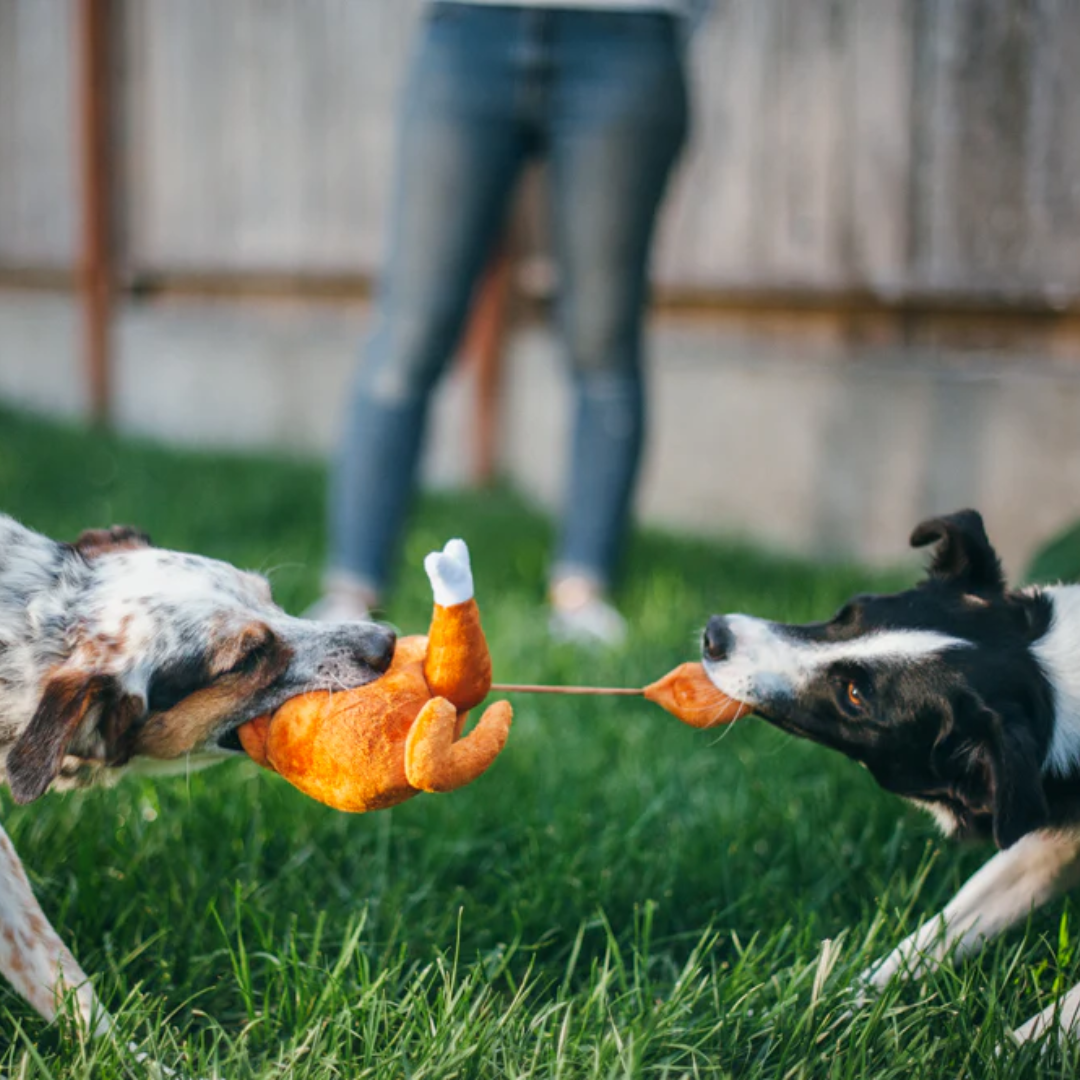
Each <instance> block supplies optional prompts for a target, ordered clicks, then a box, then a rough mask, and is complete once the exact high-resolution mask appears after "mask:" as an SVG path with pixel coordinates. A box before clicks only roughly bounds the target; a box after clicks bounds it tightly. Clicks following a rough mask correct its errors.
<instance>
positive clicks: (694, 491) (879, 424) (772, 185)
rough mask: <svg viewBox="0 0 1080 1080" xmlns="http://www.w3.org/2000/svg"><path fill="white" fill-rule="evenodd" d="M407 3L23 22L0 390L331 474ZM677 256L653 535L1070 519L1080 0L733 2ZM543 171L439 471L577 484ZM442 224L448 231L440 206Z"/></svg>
mask: <svg viewBox="0 0 1080 1080" xmlns="http://www.w3.org/2000/svg"><path fill="white" fill-rule="evenodd" d="M419 10H420V6H419V4H418V3H416V2H415V0H409V2H405V0H230V2H229V3H221V2H220V0H111V2H105V0H0V397H2V398H3V400H5V401H6V402H8V403H10V404H15V405H21V406H26V407H29V408H32V409H34V410H37V411H45V412H48V413H51V414H57V415H61V416H66V417H91V416H93V417H95V418H97V419H99V420H105V421H108V422H109V423H111V424H112V425H114V426H115V428H117V429H118V430H120V431H121V432H133V433H142V434H146V435H150V436H152V437H154V438H156V439H162V440H165V441H167V442H170V443H178V444H185V445H195V446H200V447H216V448H220V447H230V448H237V447H243V448H258V449H265V448H268V447H272V448H275V449H286V450H288V451H290V452H296V453H299V454H305V455H309V454H312V455H321V454H324V453H326V452H327V451H328V450H329V449H330V448H331V447H332V446H333V444H334V442H335V439H336V438H337V436H338V432H339V429H340V422H341V419H342V416H341V413H342V405H343V401H344V399H345V388H346V386H347V384H348V382H349V378H350V375H351V373H352V371H353V370H354V366H355V364H356V357H357V351H358V342H359V341H360V339H361V338H362V336H363V332H364V329H365V326H366V322H367V318H368V311H369V300H370V297H371V293H372V285H373V281H374V278H375V275H376V272H377V270H378V267H379V264H380V261H381V257H382V253H383V246H384V239H385V237H384V222H385V220H386V210H387V203H388V198H389V195H390V191H389V187H390V167H391V145H392V138H393V128H394V120H395V102H396V100H397V96H398V93H399V90H400V83H401V79H402V74H403V70H404V63H405V59H406V52H407V46H408V43H409V41H410V38H411V35H412V31H413V28H414V21H415V19H416V18H417V16H418V13H419ZM692 71H693V86H692V91H693V114H694V119H693V131H692V136H691V142H690V145H689V147H688V152H687V153H686V154H685V156H684V158H683V160H682V162H681V165H680V168H679V172H678V175H677V178H676V181H675V185H674V188H673V190H672V192H671V195H670V197H669V199H668V200H667V202H666V204H665V207H664V211H663V223H662V234H661V240H660V243H659V247H658V251H657V255H656V258H655V260H654V280H655V298H654V304H653V313H652V320H651V329H650V336H651V349H650V352H651V362H650V376H649V379H650V381H649V387H650V389H649V397H650V402H651V409H652V419H651V435H650V443H649V450H648V457H647V464H646V472H645V478H644V483H643V486H642V490H641V493H640V498H639V516H640V518H641V519H642V520H644V521H646V522H650V523H659V524H662V525H665V526H671V527H675V528H678V529H686V530H690V531H694V532H697V533H702V534H710V535H712V534H734V535H738V536H743V537H746V538H750V539H752V540H754V541H755V542H760V543H764V544H766V545H768V546H770V547H772V548H777V549H781V550H785V551H789V552H795V553H800V554H806V555H813V556H827V557H856V558H858V559H861V560H865V561H870V562H879V563H892V562H896V561H897V560H898V559H900V558H902V557H903V554H904V548H905V541H906V536H907V534H908V532H909V531H910V529H911V527H912V525H913V524H914V523H915V522H916V521H917V520H918V519H919V518H920V517H922V516H925V515H926V514H929V513H932V512H936V511H943V510H949V509H953V508H956V507H958V506H961V505H974V506H976V507H978V508H980V509H981V510H982V511H983V513H984V515H985V517H986V519H987V524H988V529H989V532H990V535H991V537H992V538H993V539H994V540H995V541H996V542H997V543H998V545H999V547H1000V549H1001V551H1002V553H1003V555H1004V556H1005V561H1006V564H1007V568H1008V569H1009V570H1010V571H1013V572H1016V571H1018V570H1020V569H1022V567H1023V566H1024V565H1025V563H1026V562H1027V560H1028V559H1029V557H1030V556H1031V554H1032V552H1033V551H1034V550H1035V549H1036V548H1037V546H1038V545H1039V544H1040V543H1041V542H1043V541H1045V540H1046V539H1047V538H1048V537H1049V536H1051V535H1053V534H1054V533H1056V532H1057V531H1059V530H1060V529H1061V528H1062V527H1063V526H1065V525H1066V524H1067V523H1068V522H1070V521H1071V520H1073V519H1074V518H1076V517H1077V515H1078V513H1080V422H1078V420H1080V363H1078V362H1080V124H1078V123H1077V116H1078V115H1080V5H1077V4H1074V3H1071V2H1069V0H718V2H717V3H716V4H715V5H714V7H713V9H712V11H711V13H710V15H709V18H708V20H707V22H706V23H705V24H704V26H703V27H702V29H701V30H700V32H699V33H697V34H696V35H695V37H694V40H693V45H692ZM543 184H544V176H543V174H542V173H541V172H536V173H534V174H531V175H530V176H529V177H528V178H527V181H526V183H525V184H524V185H523V186H522V189H521V191H520V196H519V199H518V203H517V206H516V209H515V211H514V214H513V220H512V221H511V223H510V225H509V227H508V230H507V235H506V238H505V241H504V243H503V246H502V248H501V252H500V253H499V254H498V255H497V256H496V258H495V260H494V262H493V268H492V273H491V274H490V275H489V277H488V281H487V284H486V285H485V287H484V288H483V290H482V291H481V294H480V296H479V297H478V299H477V303H476V305H475V311H474V316H473V319H472V324H471V326H470V329H469V332H468V334H467V335H466V340H465V342H464V343H463V346H462V349H461V352H462V356H461V360H460V362H459V363H458V364H457V365H456V368H455V373H454V375H453V377H452V378H451V379H449V380H447V382H446V383H445V384H444V386H443V387H442V389H441V391H440V397H439V402H438V407H437V417H436V423H435V431H434V435H433V437H432V439H431V440H430V444H429V447H428V453H427V461H426V465H425V476H426V478H427V481H428V483H429V484H432V485H440V486H457V485H466V484H473V483H482V482H485V481H486V480H488V479H490V478H491V477H493V476H498V477H505V478H507V479H508V480H509V481H511V482H512V484H513V485H515V486H516V487H517V488H519V489H520V490H522V491H523V492H524V493H525V494H526V495H528V496H530V497H532V498H535V499H536V500H538V501H539V502H540V503H541V504H545V505H546V504H550V503H551V502H552V501H553V500H554V498H555V496H556V492H557V486H558V479H559V477H560V476H561V472H562V467H563V462H564V454H565V453H566V444H567V439H566V438H565V431H566V425H567V423H568V417H567V397H568V391H567V386H566V381H565V379H564V377H563V372H562V370H561V362H560V359H559V355H558V351H559V350H558V344H557V341H556V339H555V337H554V335H553V332H552V330H551V328H550V320H549V319H548V318H547V316H548V314H549V308H550V300H551V296H552V292H553V290H554V288H555V287H556V286H557V281H556V280H555V271H554V270H553V267H552V264H551V262H550V260H549V259H548V257H547V252H546V249H545V241H544V235H545V230H544V227H543V225H544V223H543V199H542V198H541V193H542V190H543ZM448 212H452V210H450V209H448Z"/></svg>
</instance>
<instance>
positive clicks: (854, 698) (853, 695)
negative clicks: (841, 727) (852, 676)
mask: <svg viewBox="0 0 1080 1080" xmlns="http://www.w3.org/2000/svg"><path fill="white" fill-rule="evenodd" d="M847 699H848V701H850V702H851V704H852V705H854V706H855V708H856V709H861V708H862V707H863V696H862V691H860V690H859V688H858V687H857V686H856V685H855V684H854V683H853V682H849V683H848V684H847Z"/></svg>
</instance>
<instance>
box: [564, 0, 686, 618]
mask: <svg viewBox="0 0 1080 1080" xmlns="http://www.w3.org/2000/svg"><path fill="white" fill-rule="evenodd" d="M555 25H556V27H557V32H556V34H555V35H554V37H553V57H554V68H553V80H552V94H551V100H550V107H551V113H550V132H551V147H550V160H551V202H552V221H553V226H554V244H555V255H556V259H557V262H558V266H559V272H560V296H559V303H558V313H559V325H560V329H561V331H562V334H563V336H564V339H565V346H566V350H567V352H568V355H569V359H570V364H571V369H572V374H573V380H574V390H575V396H576V403H575V412H574V419H573V447H572V452H571V459H570V475H569V477H568V479H567V487H566V496H565V506H564V513H563V522H562V530H561V536H560V540H559V546H558V550H557V555H556V561H555V565H554V567H553V571H552V596H553V602H554V603H555V605H556V608H568V609H572V608H575V607H579V606H581V604H582V603H583V602H584V601H585V600H587V599H588V597H589V596H590V595H597V594H600V593H602V592H603V590H604V589H606V588H607V586H608V584H609V582H610V580H611V576H612V573H613V571H614V568H615V565H616V562H617V559H618V555H619V553H620V548H621V542H622V540H623V538H624V537H625V535H626V532H627V528H628V524H629V515H630V508H631V501H632V496H633V492H634V486H635V481H636V479H637V475H638V466H639V464H640V460H641V450H642V444H643V437H644V429H645V413H644V400H643V396H644V394H643V385H642V324H643V319H644V313H645V305H646V302H647V298H648V297H647V293H648V287H647V280H648V263H649V250H650V246H651V241H652V237H653V231H654V225H655V222H656V216H657V211H658V209H659V207H660V203H661V199H662V197H663V193H664V189H665V187H666V184H667V181H668V177H669V175H670V173H671V169H672V166H673V164H674V162H675V160H676V158H677V157H678V152H679V149H680V147H681V146H682V143H683V140H684V138H685V134H686V128H687V112H688V110H687V97H686V84H685V76H684V69H683V56H682V43H681V34H680V28H679V27H678V25H677V23H676V21H675V20H674V19H671V18H668V17H666V16H663V15H652V14H601V13H595V12H582V11H575V12H565V13H561V15H560V18H559V19H558V20H557V22H556V24H555ZM612 614H614V613H612ZM602 631H603V627H601V634H600V635H599V636H603V632H602ZM615 634H616V631H613V635H615Z"/></svg>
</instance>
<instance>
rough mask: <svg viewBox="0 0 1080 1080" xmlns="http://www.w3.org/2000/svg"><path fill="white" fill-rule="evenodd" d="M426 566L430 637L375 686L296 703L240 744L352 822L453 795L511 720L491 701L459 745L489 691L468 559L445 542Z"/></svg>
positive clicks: (419, 638) (494, 752)
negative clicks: (435, 794) (357, 816)
mask: <svg viewBox="0 0 1080 1080" xmlns="http://www.w3.org/2000/svg"><path fill="white" fill-rule="evenodd" d="M425 566H426V568H427V570H428V574H429V576H430V577H431V579H432V585H433V586H434V589H435V597H436V604H435V612H434V615H433V616H432V621H431V628H430V631H429V633H428V636H427V637H424V636H423V635H415V636H412V637H406V638H402V639H401V640H399V641H398V643H397V646H396V647H395V649H394V659H393V661H392V663H391V665H390V668H389V669H388V670H387V671H386V672H385V673H384V674H383V675H381V676H380V677H379V678H378V679H376V680H375V681H374V682H370V683H367V684H366V685H365V686H359V687H356V688H354V689H351V690H336V691H326V690H320V691H316V692H313V693H309V694H301V695H299V696H297V697H294V698H290V699H289V700H288V701H287V702H285V704H284V705H282V706H281V707H280V708H279V709H278V710H277V711H276V712H275V713H274V714H273V715H272V716H260V717H257V718H256V719H254V720H251V721H249V722H248V723H247V724H245V725H243V727H241V728H240V729H239V732H238V733H239V736H240V741H241V743H242V744H243V747H244V749H245V750H246V751H247V753H248V754H249V755H250V757H251V758H252V759H254V760H255V761H256V762H258V763H259V764H260V765H262V766H264V767H265V768H268V769H272V770H273V771H274V772H277V773H280V774H281V775H282V776H284V777H285V779H286V780H288V781H289V782H290V783H291V784H293V785H294V786H295V787H297V788H299V789H300V790H301V791H303V792H304V793H305V794H306V795H310V796H311V797H312V798H313V799H318V800H319V801H320V802H324V803H326V804H327V805H329V806H333V807H336V808H337V809H339V810H348V811H352V812H354V813H360V812H363V811H365V810H379V809H382V808H383V807H387V806H393V805H395V804H396V803H399V802H403V801H404V800H405V799H409V798H411V797H412V796H413V795H415V794H416V793H417V792H418V791H452V790H453V789H454V788H458V787H462V786H463V785H465V784H468V783H470V782H471V781H472V780H475V779H476V778H477V777H478V776H479V775H480V774H481V773H483V772H484V771H485V770H486V769H487V768H488V766H489V765H490V764H491V763H492V762H493V761H494V760H495V758H496V757H497V756H498V754H499V752H500V751H501V750H502V748H503V745H504V744H505V742H506V738H507V735H508V733H509V730H510V721H511V718H512V712H511V709H510V705H509V703H508V702H505V701H497V702H495V703H494V704H492V705H491V706H489V707H488V708H487V709H486V710H485V712H484V714H483V716H481V718H480V720H479V722H478V723H477V725H476V727H475V728H474V729H473V730H472V731H470V732H469V734H468V735H466V736H465V737H464V738H462V737H461V733H462V731H463V729H464V727H465V723H466V720H467V718H468V711H469V709H471V708H473V707H474V706H476V705H479V704H480V702H481V701H483V700H484V698H485V697H486V696H487V693H488V690H489V689H490V687H491V657H490V655H489V654H488V648H487V641H486V640H485V638H484V632H483V629H482V628H481V626H480V613H479V609H478V608H477V606H476V601H475V599H473V598H472V575H471V572H470V570H469V564H468V551H467V549H466V548H465V545H464V544H463V543H462V542H461V541H451V542H450V543H449V544H447V546H446V548H445V549H444V551H442V552H436V553H434V554H433V555H429V556H428V559H427V560H426V561H425ZM440 599H442V600H443V601H446V602H444V603H440V602H439V601H440ZM450 601H453V602H450Z"/></svg>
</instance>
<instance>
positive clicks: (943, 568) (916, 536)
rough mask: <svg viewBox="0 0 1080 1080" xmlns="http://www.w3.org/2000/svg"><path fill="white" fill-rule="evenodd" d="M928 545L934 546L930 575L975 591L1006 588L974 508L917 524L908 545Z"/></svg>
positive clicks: (998, 590) (929, 569) (995, 590)
mask: <svg viewBox="0 0 1080 1080" xmlns="http://www.w3.org/2000/svg"><path fill="white" fill-rule="evenodd" d="M927 544H936V545H937V547H936V548H935V550H934V557H933V559H932V560H931V563H930V566H929V568H928V572H929V574H930V576H931V577H932V578H938V579H941V580H944V581H954V582H956V583H957V584H958V585H960V586H961V587H962V588H964V589H970V590H972V591H975V592H984V591H994V592H1000V591H1001V590H1003V589H1004V588H1005V577H1004V575H1003V574H1002V572H1001V562H1000V561H999V559H998V556H997V552H996V551H994V549H993V547H992V546H991V544H990V540H989V538H988V537H987V535H986V529H985V527H984V526H983V519H982V516H981V515H980V514H979V512H978V511H977V510H957V511H956V513H955V514H945V515H944V516H942V517H935V518H929V519H928V520H927V521H924V522H922V523H921V524H919V525H916V526H915V531H914V532H913V533H912V534H911V546H912V547H926V545H927Z"/></svg>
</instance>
